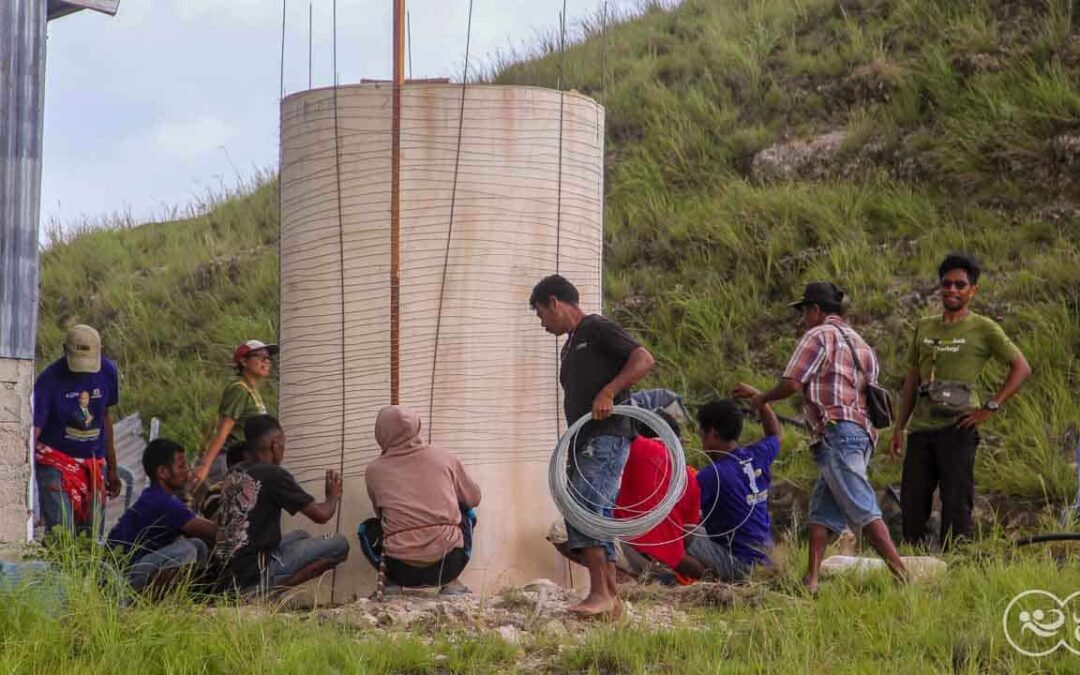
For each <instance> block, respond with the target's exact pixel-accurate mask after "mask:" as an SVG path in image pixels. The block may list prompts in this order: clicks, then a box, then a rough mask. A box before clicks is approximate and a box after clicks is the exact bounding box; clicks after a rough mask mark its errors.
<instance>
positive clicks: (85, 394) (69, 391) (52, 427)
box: [34, 358, 120, 459]
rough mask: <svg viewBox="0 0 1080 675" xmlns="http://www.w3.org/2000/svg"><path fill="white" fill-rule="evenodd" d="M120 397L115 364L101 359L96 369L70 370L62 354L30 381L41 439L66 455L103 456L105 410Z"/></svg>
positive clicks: (85, 457) (81, 457)
mask: <svg viewBox="0 0 1080 675" xmlns="http://www.w3.org/2000/svg"><path fill="white" fill-rule="evenodd" d="M119 400H120V381H119V376H118V375H117V370H116V364H115V363H113V362H112V361H110V360H109V359H105V358H103V359H101V370H99V371H98V372H96V373H73V372H71V371H70V370H68V367H67V361H66V360H65V359H63V358H61V359H59V360H57V361H54V362H53V363H52V364H51V365H50V366H49V367H48V368H46V369H45V370H43V371H41V374H40V375H38V378H37V381H36V382H34V426H35V427H40V428H41V438H40V440H41V442H42V443H44V444H45V445H47V446H49V447H50V448H53V449H54V450H59V451H60V452H62V453H64V454H65V455H68V456H69V457H78V458H80V459H87V458H90V457H104V456H105V423H104V419H105V412H106V410H107V409H108V408H111V407H112V406H114V405H116V404H117V402H118V401H119Z"/></svg>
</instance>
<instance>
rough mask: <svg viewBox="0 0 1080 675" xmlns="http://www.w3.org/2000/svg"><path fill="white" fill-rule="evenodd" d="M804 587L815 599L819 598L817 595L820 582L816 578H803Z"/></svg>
mask: <svg viewBox="0 0 1080 675" xmlns="http://www.w3.org/2000/svg"><path fill="white" fill-rule="evenodd" d="M802 585H803V588H805V589H806V592H807V593H809V594H810V595H812V596H814V597H817V594H818V580H817V578H816V577H815V578H811V577H810V576H805V577H803V578H802Z"/></svg>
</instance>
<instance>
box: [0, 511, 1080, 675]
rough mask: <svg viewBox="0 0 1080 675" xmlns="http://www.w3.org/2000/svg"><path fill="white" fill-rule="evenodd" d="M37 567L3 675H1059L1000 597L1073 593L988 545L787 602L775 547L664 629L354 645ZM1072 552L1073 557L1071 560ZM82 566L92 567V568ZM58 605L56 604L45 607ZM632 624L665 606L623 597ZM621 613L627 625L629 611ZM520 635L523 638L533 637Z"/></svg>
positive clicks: (481, 629)
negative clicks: (746, 575) (936, 566)
mask: <svg viewBox="0 0 1080 675" xmlns="http://www.w3.org/2000/svg"><path fill="white" fill-rule="evenodd" d="M67 551H68V552H67V553H64V554H62V555H59V556H56V555H54V556H53V559H54V562H55V564H57V565H58V569H59V572H58V573H57V574H56V575H55V576H53V577H50V578H49V579H47V580H40V581H37V582H32V583H31V584H30V585H28V586H26V587H23V588H21V589H18V591H17V592H15V593H10V592H4V597H3V602H2V603H0V670H2V671H3V672H5V673H46V672H47V673H80V674H81V673H109V674H113V673H115V674H118V675H121V674H124V673H132V674H141V673H235V672H266V673H298V674H299V673H303V674H304V675H315V674H321V673H432V674H435V673H504V672H537V671H538V670H539V671H541V672H588V673H656V672H660V673H717V672H724V673H727V672H731V673H751V672H752V673H764V672H791V673H795V672H822V673H824V672H829V673H832V672H837V673H865V672H909V673H910V672H914V673H939V672H948V671H951V672H957V673H1012V672H1034V671H1035V670H1038V671H1039V672H1060V673H1067V672H1073V671H1074V669H1075V666H1074V663H1075V661H1074V659H1075V657H1073V656H1072V655H1071V654H1069V653H1068V652H1066V651H1065V650H1064V649H1061V650H1059V652H1058V653H1056V654H1054V655H1052V656H1048V657H1045V658H1041V659H1033V658H1030V657H1026V656H1023V655H1021V654H1019V653H1017V652H1016V651H1014V650H1013V649H1012V647H1011V646H1010V645H1009V644H1008V642H1007V641H1006V639H1005V636H1004V633H1003V630H1002V620H1001V617H1002V614H1003V612H1004V610H1005V608H1006V606H1007V604H1008V603H1009V600H1010V599H1011V598H1012V597H1014V596H1015V595H1016V594H1018V593H1020V592H1022V591H1025V590H1029V589H1033V588H1041V589H1045V590H1048V591H1050V592H1053V593H1056V594H1058V595H1059V596H1060V597H1065V596H1067V595H1068V594H1070V593H1071V592H1073V591H1074V590H1075V589H1076V588H1078V587H1080V568H1078V567H1077V566H1076V564H1075V561H1076V556H1075V555H1074V554H1073V555H1068V549H1057V550H1045V549H1039V550H1026V551H1023V550H1016V549H1012V548H1011V545H1010V544H1009V543H1008V542H1007V541H1006V540H1004V539H1002V538H1000V532H998V533H997V534H996V535H994V536H991V537H990V538H988V539H987V540H984V541H983V542H982V543H981V544H979V545H978V546H977V547H973V548H970V549H968V550H966V551H964V552H962V553H957V554H952V555H950V556H949V557H948V560H949V562H950V569H949V572H948V575H947V576H946V577H944V578H941V579H938V580H935V581H932V582H924V583H921V584H918V585H914V586H910V587H906V588H903V587H899V586H897V585H896V584H895V583H893V582H892V580H891V579H890V578H889V577H888V576H887V575H885V574H884V573H880V574H874V575H871V576H869V577H868V578H866V579H865V580H861V581H860V580H854V579H842V578H834V579H826V580H824V581H823V584H822V590H821V594H820V596H819V597H818V598H817V599H811V598H809V597H807V596H806V595H804V594H803V593H801V592H800V591H799V590H798V578H799V574H800V573H801V570H802V564H803V556H805V548H802V547H799V546H797V545H792V544H790V543H785V544H784V545H783V546H782V547H781V549H780V554H779V556H778V567H777V569H776V571H775V572H774V573H773V574H771V575H769V576H767V577H766V576H763V577H762V578H761V579H759V580H758V581H757V582H756V584H755V586H753V587H752V589H751V590H750V592H747V593H741V594H737V595H736V596H735V598H736V599H735V602H734V604H733V605H731V606H730V607H726V608H717V607H706V606H702V605H697V606H684V607H683V610H684V611H685V612H686V613H687V616H686V618H685V620H684V621H683V622H682V623H680V624H679V625H677V626H675V627H673V628H671V629H667V630H656V629H655V627H648V626H644V625H641V624H627V625H623V624H619V625H614V626H603V625H599V626H595V627H591V628H586V629H585V630H584V631H583V632H581V633H575V634H574V635H573V636H571V637H569V638H562V639H561V640H560V639H556V638H553V637H550V636H543V635H538V636H536V637H535V638H532V639H526V640H525V641H524V642H523V643H522V644H521V645H518V646H512V645H509V644H507V643H505V642H503V641H502V640H501V639H500V638H499V637H498V636H497V635H496V634H495V633H494V630H493V629H494V628H495V626H484V625H482V624H480V625H443V626H442V627H441V628H438V629H426V630H424V631H417V630H413V631H411V632H410V631H405V630H401V629H399V630H397V631H383V630H375V629H358V628H356V627H354V626H351V625H349V624H348V623H347V622H344V621H342V622H337V621H334V620H332V619H328V618H326V617H325V616H323V617H320V616H319V615H317V614H309V613H306V612H298V613H297V612H288V611H284V610H278V611H274V610H272V609H265V608H264V609H252V608H245V607H238V606H234V605H231V604H228V603H224V604H222V605H219V606H217V607H214V608H210V607H208V606H206V605H205V604H201V603H200V602H197V601H196V600H194V599H192V598H191V597H190V596H189V595H187V594H186V593H185V592H183V591H181V592H178V593H176V594H174V595H173V596H171V597H169V598H167V599H166V600H164V601H163V602H160V603H157V604H151V603H148V602H145V601H141V600H140V601H137V602H136V603H135V604H134V605H132V606H131V607H128V608H121V607H120V606H119V603H118V598H119V596H120V590H119V587H118V586H117V585H116V584H115V583H114V582H113V581H112V577H111V576H110V575H108V574H104V573H103V572H102V570H103V569H104V568H103V567H102V566H101V564H100V560H101V556H100V555H95V554H94V553H93V552H91V553H90V554H89V556H88V555H87V554H86V552H82V553H80V554H79V555H78V556H75V555H74V554H73V549H67ZM1073 551H1075V548H1074V549H1073ZM92 561H96V562H92ZM57 589H61V590H62V593H63V595H64V596H66V600H58V599H57V596H56V591H57ZM638 595H640V596H641V599H639V600H636V601H635V604H634V606H635V607H637V608H638V609H642V608H644V607H645V606H647V605H648V604H650V603H655V602H658V601H661V600H663V598H664V597H665V592H664V591H662V590H660V589H657V590H656V591H655V592H645V593H639V594H638ZM632 611H633V610H632ZM534 635H535V634H534Z"/></svg>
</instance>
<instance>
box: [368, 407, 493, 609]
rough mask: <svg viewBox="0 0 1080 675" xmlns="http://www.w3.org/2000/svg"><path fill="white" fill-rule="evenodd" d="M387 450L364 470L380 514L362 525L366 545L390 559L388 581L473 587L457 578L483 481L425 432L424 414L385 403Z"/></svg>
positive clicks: (456, 590) (373, 558)
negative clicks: (431, 441) (423, 434)
mask: <svg viewBox="0 0 1080 675" xmlns="http://www.w3.org/2000/svg"><path fill="white" fill-rule="evenodd" d="M375 440H376V441H377V442H378V444H379V447H380V448H382V455H380V456H379V457H378V458H376V459H375V461H374V462H372V463H371V464H369V465H368V467H367V471H366V472H365V473H366V475H365V479H366V481H367V491H368V496H369V497H371V506H372V508H374V510H375V517H374V518H370V519H368V520H367V521H365V522H364V523H362V524H361V525H360V527H359V529H358V531H357V536H358V537H359V538H360V543H361V550H363V552H364V556H365V557H366V558H367V559H368V561H369V562H370V563H371V564H372V565H374V566H375V567H376V568H378V567H379V565H380V563H384V564H385V566H386V581H387V587H388V588H391V589H393V587H394V586H399V587H401V586H403V587H406V588H417V587H437V588H441V592H442V593H444V594H446V595H457V594H461V593H468V592H469V590H468V589H467V588H465V587H464V586H463V585H462V584H461V583H460V582H458V581H457V578H458V576H460V575H461V573H462V571H464V569H465V566H466V565H467V564H468V563H469V557H470V555H471V553H472V530H473V527H474V526H475V524H476V517H475V516H474V515H472V513H471V510H472V509H474V508H476V507H477V506H479V505H480V487H479V486H478V485H477V484H476V483H475V482H473V480H472V478H470V477H469V474H468V473H466V472H465V467H464V466H462V464H461V461H460V460H458V458H457V457H455V456H453V455H452V454H450V453H449V452H447V451H446V450H443V449H441V448H436V447H434V446H432V445H429V444H428V443H426V442H425V441H424V439H423V438H421V436H420V417H419V416H418V415H417V414H416V413H414V412H413V411H411V410H409V409H408V408H404V407H402V406H396V405H391V406H386V407H385V408H383V409H382V410H380V411H379V415H378V417H377V418H376V421H375Z"/></svg>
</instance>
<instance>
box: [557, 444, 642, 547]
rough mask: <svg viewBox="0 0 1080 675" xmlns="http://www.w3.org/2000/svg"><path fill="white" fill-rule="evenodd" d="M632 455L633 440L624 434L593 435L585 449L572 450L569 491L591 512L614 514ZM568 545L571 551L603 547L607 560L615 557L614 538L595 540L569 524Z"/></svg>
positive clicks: (568, 468)
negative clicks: (630, 455) (623, 476)
mask: <svg viewBox="0 0 1080 675" xmlns="http://www.w3.org/2000/svg"><path fill="white" fill-rule="evenodd" d="M629 454H630V439H629V438H624V437H622V436H594V437H592V438H590V439H589V441H588V443H587V444H586V445H585V448H584V449H579V450H575V451H573V452H571V453H570V465H569V466H568V467H567V471H568V472H569V474H570V494H571V495H572V496H573V498H574V501H576V502H577V503H579V504H581V505H582V506H584V507H585V508H586V509H588V510H589V511H592V512H593V513H597V514H600V515H604V516H607V517H609V518H610V517H611V511H612V509H613V508H614V507H615V498H616V497H618V496H619V484H620V483H621V482H622V471H623V467H624V466H626V458H627V456H628V455H629ZM566 544H567V547H568V548H569V549H570V550H571V551H577V550H579V549H583V548H592V547H603V549H604V551H605V552H606V553H607V559H608V560H610V561H612V562H614V561H615V560H616V555H615V544H614V542H612V541H611V540H607V541H605V540H602V539H594V538H592V537H590V536H588V535H586V534H584V533H582V532H579V531H578V530H576V529H574V526H573V525H571V524H570V523H569V522H567V523H566Z"/></svg>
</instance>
